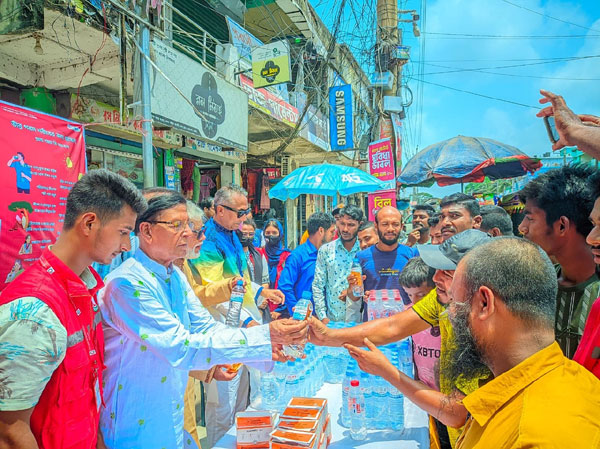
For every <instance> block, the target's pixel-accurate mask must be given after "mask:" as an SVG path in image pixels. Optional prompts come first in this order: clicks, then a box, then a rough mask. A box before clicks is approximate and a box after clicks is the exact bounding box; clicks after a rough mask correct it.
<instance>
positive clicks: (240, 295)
mask: <svg viewBox="0 0 600 449" xmlns="http://www.w3.org/2000/svg"><path fill="white" fill-rule="evenodd" d="M244 293H245V292H244V281H241V280H240V281H237V283H236V284H235V285H234V287H233V288H232V289H231V297H230V298H229V310H228V311H227V317H226V318H225V324H227V326H231V327H239V326H240V312H241V311H242V303H243V302H244Z"/></svg>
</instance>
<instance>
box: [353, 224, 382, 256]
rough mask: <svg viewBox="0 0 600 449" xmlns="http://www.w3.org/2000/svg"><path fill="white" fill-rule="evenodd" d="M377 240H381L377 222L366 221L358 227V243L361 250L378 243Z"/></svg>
mask: <svg viewBox="0 0 600 449" xmlns="http://www.w3.org/2000/svg"><path fill="white" fill-rule="evenodd" d="M377 242H379V236H378V235H377V229H376V228H375V223H373V222H372V221H365V222H364V223H363V224H361V225H360V226H359V227H358V244H359V246H360V250H361V251H362V250H363V249H367V248H370V247H371V246H373V245H376V244H377Z"/></svg>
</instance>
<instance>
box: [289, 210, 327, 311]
mask: <svg viewBox="0 0 600 449" xmlns="http://www.w3.org/2000/svg"><path fill="white" fill-rule="evenodd" d="M306 227H307V230H308V240H307V241H306V243H303V244H302V245H300V246H298V247H297V248H296V249H295V250H294V251H292V252H291V254H290V255H289V257H288V258H287V260H286V261H285V267H284V268H283V271H282V272H281V276H280V277H279V284H278V286H279V290H281V291H282V292H283V294H284V295H285V304H284V307H280V308H278V309H277V312H283V311H287V314H289V316H292V315H293V314H294V306H295V305H296V303H297V302H298V301H300V299H301V298H302V294H303V293H305V292H309V293H310V296H311V301H313V299H312V283H313V280H314V277H315V266H316V263H317V254H318V252H319V248H321V246H322V245H324V244H325V243H329V242H331V241H332V240H333V236H334V234H335V231H336V226H335V220H334V218H333V217H332V216H331V215H330V214H327V213H324V212H316V213H314V214H312V215H311V216H310V217H308V221H307V223H306ZM313 307H314V302H313Z"/></svg>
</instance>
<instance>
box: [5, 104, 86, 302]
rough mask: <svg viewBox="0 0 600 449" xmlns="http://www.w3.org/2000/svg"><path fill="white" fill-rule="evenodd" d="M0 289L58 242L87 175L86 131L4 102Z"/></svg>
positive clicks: (79, 126)
mask: <svg viewBox="0 0 600 449" xmlns="http://www.w3.org/2000/svg"><path fill="white" fill-rule="evenodd" d="M0 153H1V158H0V159H2V163H0V254H2V257H1V258H0V290H2V289H3V288H4V287H5V286H6V284H7V283H9V282H11V281H13V280H14V279H15V277H17V276H18V275H19V274H21V272H23V271H24V270H25V269H26V268H27V267H29V266H30V265H31V264H32V263H33V262H34V261H35V260H37V259H38V258H39V257H40V255H41V253H42V251H43V250H44V249H45V248H46V247H47V246H48V245H51V244H52V243H54V241H55V240H56V237H57V236H58V234H59V232H60V230H61V229H62V224H63V221H64V217H65V210H66V202H67V195H68V194H69V191H70V190H71V187H72V186H73V184H75V183H76V182H77V180H78V179H79V178H80V177H81V176H83V174H84V173H85V170H86V166H85V141H84V132H83V127H82V126H81V125H80V124H78V123H75V122H70V121H67V120H64V119H62V118H59V117H54V116H52V115H48V114H44V113H42V112H37V111H33V110H31V109H25V108H22V107H20V106H16V105H13V104H10V103H5V102H3V101H0Z"/></svg>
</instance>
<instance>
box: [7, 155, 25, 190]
mask: <svg viewBox="0 0 600 449" xmlns="http://www.w3.org/2000/svg"><path fill="white" fill-rule="evenodd" d="M6 165H7V166H9V167H11V168H14V169H15V172H16V173H17V193H27V194H28V193H30V189H31V167H30V166H29V165H27V164H26V163H25V155H24V154H23V153H21V152H20V151H19V152H17V154H16V155H15V156H13V157H11V158H10V159H9V160H8V163H7V164H6Z"/></svg>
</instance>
